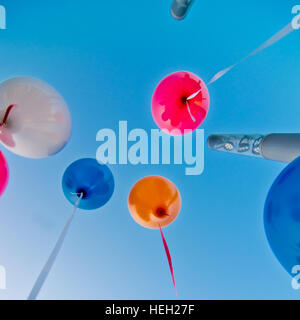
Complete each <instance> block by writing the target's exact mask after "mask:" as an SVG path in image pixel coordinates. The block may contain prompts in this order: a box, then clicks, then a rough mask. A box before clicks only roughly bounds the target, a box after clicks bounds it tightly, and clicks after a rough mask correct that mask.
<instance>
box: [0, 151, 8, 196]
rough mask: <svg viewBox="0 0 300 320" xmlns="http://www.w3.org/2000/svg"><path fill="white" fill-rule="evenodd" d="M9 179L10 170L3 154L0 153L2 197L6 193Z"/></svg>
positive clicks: (0, 193)
mask: <svg viewBox="0 0 300 320" xmlns="http://www.w3.org/2000/svg"><path fill="white" fill-rule="evenodd" d="M8 178H9V170H8V165H7V162H6V159H5V158H4V155H3V153H2V152H1V151H0V196H2V194H3V192H4V191H5V189H6V187H7V184H8Z"/></svg>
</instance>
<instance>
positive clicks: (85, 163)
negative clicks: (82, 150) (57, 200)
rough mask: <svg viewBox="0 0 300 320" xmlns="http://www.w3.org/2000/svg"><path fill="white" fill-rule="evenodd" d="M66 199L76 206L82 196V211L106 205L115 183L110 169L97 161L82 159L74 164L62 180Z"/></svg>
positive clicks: (80, 206) (80, 205)
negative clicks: (81, 195)
mask: <svg viewBox="0 0 300 320" xmlns="http://www.w3.org/2000/svg"><path fill="white" fill-rule="evenodd" d="M62 187H63V192H64V194H65V196H66V198H67V199H68V200H69V201H70V202H71V203H72V204H75V203H76V202H77V201H78V197H80V194H83V197H82V200H81V201H80V203H79V206H78V207H79V208H80V209H85V210H94V209H98V208H100V207H102V206H103V205H105V204H106V203H107V202H108V200H109V199H110V198H111V196H112V194H113V192H114V188H115V183H114V177H113V175H112V173H111V171H110V169H109V168H108V167H107V166H106V165H104V164H100V163H99V162H97V161H96V160H95V159H80V160H77V161H75V162H73V163H72V164H71V165H70V166H69V167H68V168H67V170H66V171H65V173H64V176H63V179H62Z"/></svg>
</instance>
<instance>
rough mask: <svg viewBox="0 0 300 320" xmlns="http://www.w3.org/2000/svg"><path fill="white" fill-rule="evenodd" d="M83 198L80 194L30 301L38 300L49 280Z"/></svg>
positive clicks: (29, 298)
mask: <svg viewBox="0 0 300 320" xmlns="http://www.w3.org/2000/svg"><path fill="white" fill-rule="evenodd" d="M82 197H83V193H81V194H80V197H79V198H78V200H77V202H76V203H75V205H74V208H73V211H72V213H71V215H70V217H69V219H68V220H67V223H66V225H65V227H64V229H63V230H62V232H61V234H60V236H59V238H58V240H57V242H56V245H55V247H54V249H53V251H52V252H51V254H50V256H49V258H48V260H47V262H46V264H45V265H44V267H43V269H42V271H41V273H40V275H39V276H38V278H37V280H36V282H35V284H34V286H33V288H32V290H31V292H30V294H29V296H28V300H35V299H36V298H37V296H38V294H39V292H40V290H41V288H42V286H43V284H44V282H45V280H46V279H47V277H48V274H49V272H50V271H51V268H52V266H53V264H54V262H55V259H56V257H57V255H58V253H59V251H60V249H61V247H62V245H63V242H64V239H65V237H66V235H67V232H68V229H69V227H70V224H71V222H72V220H73V217H74V215H75V212H76V210H77V208H78V206H79V203H80V201H81V199H82Z"/></svg>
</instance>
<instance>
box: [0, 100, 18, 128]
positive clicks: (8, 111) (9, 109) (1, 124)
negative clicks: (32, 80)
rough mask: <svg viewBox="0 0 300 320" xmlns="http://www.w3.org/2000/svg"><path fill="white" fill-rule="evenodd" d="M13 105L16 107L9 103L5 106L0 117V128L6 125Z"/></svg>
mask: <svg viewBox="0 0 300 320" xmlns="http://www.w3.org/2000/svg"><path fill="white" fill-rule="evenodd" d="M14 107H16V105H15V104H11V105H9V106H8V107H7V108H6V110H5V113H4V117H3V119H2V122H1V123H0V128H1V127H4V126H6V124H7V120H8V117H9V114H10V112H11V110H12V109H13V108H14Z"/></svg>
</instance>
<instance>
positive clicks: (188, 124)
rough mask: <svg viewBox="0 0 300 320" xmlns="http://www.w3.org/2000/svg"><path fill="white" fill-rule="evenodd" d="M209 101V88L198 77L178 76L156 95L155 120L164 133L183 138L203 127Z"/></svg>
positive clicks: (168, 79)
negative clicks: (189, 131)
mask: <svg viewBox="0 0 300 320" xmlns="http://www.w3.org/2000/svg"><path fill="white" fill-rule="evenodd" d="M209 101H210V100H209V93H208V90H207V87H206V85H205V83H204V82H203V81H202V80H201V79H200V78H199V77H198V76H197V75H195V74H193V73H191V72H187V71H179V72H175V73H172V74H170V75H168V76H167V77H166V78H164V79H163V80H162V81H161V82H160V83H159V85H158V86H157V88H156V89H155V91H154V94H153V97H152V115H153V119H154V121H155V122H156V124H157V125H158V127H159V128H160V129H162V130H163V131H166V132H168V133H170V134H172V135H183V134H185V133H186V132H185V131H184V130H192V131H193V130H195V129H197V128H198V127H199V126H200V125H201V124H202V122H203V121H204V120H205V118H206V115H207V112H208V109H209ZM172 131H173V132H172Z"/></svg>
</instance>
